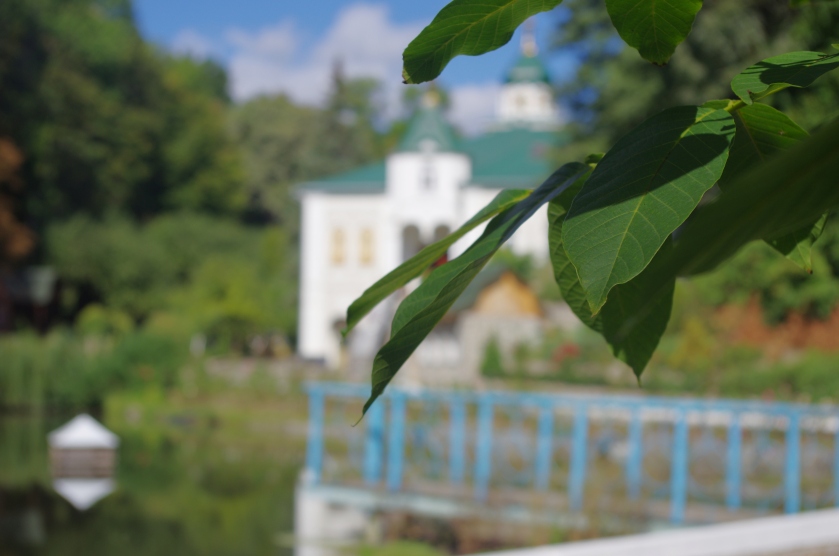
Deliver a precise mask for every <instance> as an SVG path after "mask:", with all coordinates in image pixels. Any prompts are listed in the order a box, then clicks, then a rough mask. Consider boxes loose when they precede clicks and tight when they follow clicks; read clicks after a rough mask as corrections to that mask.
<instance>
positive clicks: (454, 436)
mask: <svg viewBox="0 0 839 556" xmlns="http://www.w3.org/2000/svg"><path fill="white" fill-rule="evenodd" d="M465 475H466V403H465V402H464V401H463V398H461V397H460V396H457V397H455V398H453V399H452V401H451V406H450V407H449V480H450V481H451V482H452V484H454V485H460V484H463V478H464V476H465Z"/></svg>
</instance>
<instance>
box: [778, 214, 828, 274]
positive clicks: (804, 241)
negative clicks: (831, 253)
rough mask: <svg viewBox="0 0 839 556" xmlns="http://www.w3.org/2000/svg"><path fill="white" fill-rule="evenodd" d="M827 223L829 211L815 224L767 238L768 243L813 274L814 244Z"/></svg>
mask: <svg viewBox="0 0 839 556" xmlns="http://www.w3.org/2000/svg"><path fill="white" fill-rule="evenodd" d="M825 223H827V213H825V214H823V215H821V217H819V219H818V220H816V221H815V222H814V223H813V224H808V225H807V226H803V227H802V228H799V229H798V230H795V231H793V232H790V233H788V234H784V235H782V236H781V237H778V238H774V239H767V240H766V243H768V244H769V245H771V246H772V247H774V248H775V249H776V250H777V251H779V252H780V253H781V254H782V255H783V256H785V257H786V258H788V259H789V260H791V261H792V262H794V263H795V264H797V265H798V266H800V267H801V268H803V269H804V270H806V271H807V272H808V273H810V274H812V273H813V244H815V243H816V241H818V239H819V238H820V237H821V235H822V232H823V231H824V225H825Z"/></svg>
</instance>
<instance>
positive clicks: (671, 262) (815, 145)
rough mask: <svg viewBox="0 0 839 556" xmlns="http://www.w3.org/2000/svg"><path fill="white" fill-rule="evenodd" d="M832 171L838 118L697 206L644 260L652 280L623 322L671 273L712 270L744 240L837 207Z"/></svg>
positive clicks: (650, 307) (838, 158)
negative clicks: (666, 246) (660, 250)
mask: <svg viewBox="0 0 839 556" xmlns="http://www.w3.org/2000/svg"><path fill="white" fill-rule="evenodd" d="M837 176H839V120H836V121H834V122H832V123H830V124H828V125H827V126H825V127H824V128H822V129H821V130H820V131H819V132H818V133H816V134H815V135H814V136H813V137H810V138H808V139H806V140H805V141H803V142H802V143H801V144H799V145H796V146H794V147H793V148H791V149H789V150H788V151H786V152H783V153H781V154H779V155H778V156H776V157H774V158H773V159H772V160H770V161H769V162H767V163H766V164H763V165H760V166H758V167H756V168H754V169H753V170H750V171H748V172H746V173H745V174H743V175H742V176H740V177H738V178H737V180H735V183H732V184H731V186H730V187H729V189H728V191H726V192H725V194H724V195H719V196H718V197H717V198H716V199H714V200H713V201H711V202H709V203H708V204H707V205H704V206H703V207H700V208H699V209H697V211H696V213H695V215H694V216H693V217H692V218H691V219H690V220H689V221H688V223H687V224H685V226H684V227H683V228H682V229H681V230H680V232H679V237H678V240H677V241H676V243H675V245H674V246H673V249H672V250H670V251H669V252H666V253H664V255H663V256H662V257H656V259H655V260H654V261H653V263H652V264H650V266H649V272H650V276H651V281H653V282H654V284H653V285H652V286H651V287H650V288H648V290H647V291H648V292H649V293H648V294H647V295H646V299H647V303H646V305H645V306H644V307H642V308H641V309H639V310H638V313H637V319H636V320H635V321H634V322H633V323H630V324H629V327H630V328H632V327H635V326H638V323H640V322H642V321H643V319H644V315H645V314H646V313H648V312H651V311H654V310H655V306H656V304H657V303H658V302H659V299H660V297H661V296H664V295H667V291H668V289H669V284H670V280H672V278H673V277H674V276H692V275H695V274H699V273H701V272H706V271H709V270H712V269H714V268H715V267H716V266H717V265H719V264H720V263H721V262H723V261H725V260H726V259H727V258H729V257H730V256H732V255H733V254H734V253H736V252H737V251H738V250H739V249H740V248H741V247H743V246H744V245H746V244H747V243H749V242H750V241H754V240H758V239H763V238H766V237H772V235H773V233H774V234H776V235H778V234H780V235H783V234H787V233H790V232H793V231H795V230H799V229H801V228H802V227H804V226H805V225H807V224H808V223H810V222H813V221H814V220H816V219H818V218H821V215H823V214H824V213H825V212H828V211H830V210H832V209H835V208H837V207H839V188H838V187H836V180H837ZM626 333H627V334H631V333H632V330H627V331H626Z"/></svg>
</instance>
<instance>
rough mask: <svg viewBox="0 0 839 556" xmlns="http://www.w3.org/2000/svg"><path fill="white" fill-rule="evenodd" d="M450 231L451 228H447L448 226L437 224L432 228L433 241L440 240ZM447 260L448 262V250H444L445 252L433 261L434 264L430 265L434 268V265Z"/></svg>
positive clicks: (436, 265)
mask: <svg viewBox="0 0 839 556" xmlns="http://www.w3.org/2000/svg"><path fill="white" fill-rule="evenodd" d="M450 233H451V230H449V227H448V226H444V225H440V226H437V227H436V228H434V241H435V242H437V241H440V240H441V239H443V238H444V237H446V236H447V235H449V234H450ZM447 262H449V252H448V251H446V252H445V253H443V254H442V255H440V258H439V259H437V260H436V261H434V264H433V265H431V266H432V267H434V268H436V267H438V266H440V265H441V264H445V263H447Z"/></svg>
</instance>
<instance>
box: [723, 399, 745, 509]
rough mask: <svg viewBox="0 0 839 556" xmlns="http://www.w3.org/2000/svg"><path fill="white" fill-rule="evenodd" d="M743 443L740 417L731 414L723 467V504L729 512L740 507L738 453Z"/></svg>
mask: <svg viewBox="0 0 839 556" xmlns="http://www.w3.org/2000/svg"><path fill="white" fill-rule="evenodd" d="M742 441H743V432H742V430H741V429H740V415H739V414H737V413H732V414H731V423H729V425H728V454H727V458H726V466H725V490H726V493H725V504H726V506H727V507H728V509H729V510H732V511H733V510H736V509H738V508H739V507H740V491H741V488H742V484H741V461H740V451H741V444H742Z"/></svg>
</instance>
